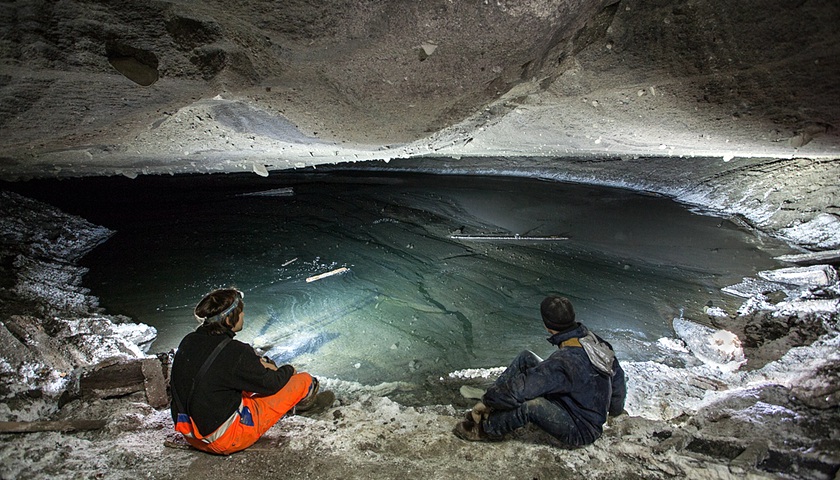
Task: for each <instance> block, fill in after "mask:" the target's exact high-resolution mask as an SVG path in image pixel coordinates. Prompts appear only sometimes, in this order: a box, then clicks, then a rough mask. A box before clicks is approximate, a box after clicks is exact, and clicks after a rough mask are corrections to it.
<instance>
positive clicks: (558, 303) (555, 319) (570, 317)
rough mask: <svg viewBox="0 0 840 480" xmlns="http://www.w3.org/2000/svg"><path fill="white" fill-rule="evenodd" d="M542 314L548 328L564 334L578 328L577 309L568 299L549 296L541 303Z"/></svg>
mask: <svg viewBox="0 0 840 480" xmlns="http://www.w3.org/2000/svg"><path fill="white" fill-rule="evenodd" d="M540 314H541V315H542V320H543V323H544V324H545V327H546V328H549V329H551V330H555V331H557V332H560V333H563V332H567V331H569V330H571V329H573V328H575V327H577V326H578V324H577V322H575V309H574V308H573V307H572V302H570V301H569V299H568V298H566V297H560V296H557V295H549V296H547V297H545V299H544V300H543V301H542V303H540Z"/></svg>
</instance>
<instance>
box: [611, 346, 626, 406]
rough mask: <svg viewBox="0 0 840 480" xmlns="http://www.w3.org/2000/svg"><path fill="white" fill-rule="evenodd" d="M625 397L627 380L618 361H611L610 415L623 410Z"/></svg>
mask: <svg viewBox="0 0 840 480" xmlns="http://www.w3.org/2000/svg"><path fill="white" fill-rule="evenodd" d="M626 399H627V382H626V381H625V378H624V369H622V368H621V365H619V363H618V359H615V360H614V362H613V376H612V396H611V397H610V408H609V414H610V416H613V417H616V416H618V415H621V413H622V412H624V402H625V400H626Z"/></svg>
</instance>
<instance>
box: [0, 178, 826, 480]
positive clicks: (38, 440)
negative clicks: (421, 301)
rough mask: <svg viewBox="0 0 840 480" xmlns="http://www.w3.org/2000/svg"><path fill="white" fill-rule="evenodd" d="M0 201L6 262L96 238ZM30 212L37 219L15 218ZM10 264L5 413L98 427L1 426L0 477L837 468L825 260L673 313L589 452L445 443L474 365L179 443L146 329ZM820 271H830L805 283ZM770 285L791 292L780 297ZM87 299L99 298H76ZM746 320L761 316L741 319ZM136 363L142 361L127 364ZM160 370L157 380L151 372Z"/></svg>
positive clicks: (543, 439)
mask: <svg viewBox="0 0 840 480" xmlns="http://www.w3.org/2000/svg"><path fill="white" fill-rule="evenodd" d="M0 207H2V211H3V217H2V218H4V222H3V223H2V229H0V233H2V236H0V239H3V240H4V242H5V241H9V242H10V243H3V244H0V245H2V247H3V248H2V250H0V252H2V253H3V255H4V258H5V257H7V256H8V255H7V252H8V251H11V250H14V251H19V252H25V253H19V254H18V258H20V257H23V258H27V259H29V260H32V259H31V258H30V256H33V255H34V256H38V257H39V260H40V261H41V262H42V263H50V262H60V263H63V264H64V265H65V266H66V267H67V268H68V269H71V270H72V268H77V267H74V266H73V262H72V261H71V259H73V258H76V252H77V251H80V250H85V249H87V248H89V247H90V246H91V245H92V244H95V242H97V241H100V240H101V238H102V236H103V235H104V236H107V231H104V232H103V231H102V230H101V229H99V228H98V227H95V226H93V225H90V224H89V223H87V222H84V221H83V220H81V219H79V218H77V217H71V216H67V215H63V214H61V213H60V212H57V211H56V210H55V209H53V208H52V207H49V206H47V205H44V204H41V203H38V202H34V201H31V200H27V199H25V198H22V197H19V196H17V195H13V194H8V193H3V194H2V196H0ZM30 217H31V218H37V219H39V222H26V221H24V220H25V219H26V218H30ZM62 226H66V227H68V230H67V231H68V232H72V233H73V235H74V238H78V237H81V238H86V239H89V240H87V241H81V242H75V241H69V239H68V238H67V235H64V234H60V235H58V236H57V237H52V240H50V241H47V242H46V243H51V244H56V245H59V244H63V245H67V244H70V245H75V247H74V248H60V249H57V251H56V252H54V253H53V254H52V255H46V256H45V255H43V254H41V253H40V252H44V251H49V250H50V247H49V246H48V245H46V244H44V241H43V240H42V239H44V238H50V237H49V235H47V232H55V231H57V230H61V227H62ZM82 230H85V231H86V232H82ZM82 233H85V234H84V235H82ZM24 237H25V239H26V240H20V239H21V238H24ZM18 242H21V243H20V244H19V243H18ZM62 253H63V254H66V255H67V257H61V256H60V255H61V254H62ZM3 263H4V264H6V263H7V262H5V261H4V262H3ZM19 264H21V265H28V263H20V262H19ZM17 268H18V267H15V266H14V265H13V266H12V267H11V270H10V271H8V272H5V273H6V274H9V275H10V278H11V279H12V281H11V282H10V286H4V288H3V289H2V290H0V294H2V295H3V299H4V303H3V306H4V311H3V312H2V317H0V320H2V323H0V327H2V328H0V346H1V347H2V349H0V396H2V400H3V403H2V404H0V420H2V421H32V420H46V419H48V420H57V421H89V420H95V421H101V422H103V423H104V427H103V428H101V429H99V430H93V431H88V432H73V433H59V432H37V433H27V434H17V435H9V434H4V435H2V436H0V459H2V462H0V477H2V478H47V477H49V478H80V477H83V478H105V479H123V478H137V477H143V478H155V479H165V478H196V477H200V478H205V477H206V478H210V477H220V478H229V477H237V478H241V477H246V476H250V477H257V478H260V477H266V476H276V475H282V476H284V477H291V478H368V477H374V478H395V479H396V478H408V477H412V478H413V477H416V478H475V479H479V478H498V477H503V478H579V477H580V476H585V477H597V478H625V477H629V478H656V479H666V478H699V479H707V478H708V479H712V478H714V479H721V478H723V479H727V478H733V479H734V478H744V477H746V478H755V479H759V478H762V479H763V478H768V479H769V478H803V479H804V478H808V479H812V478H816V479H832V478H834V476H835V475H836V473H837V471H838V469H840V456H838V454H837V452H838V451H840V448H838V447H840V430H839V429H840V418H838V415H840V409H838V405H837V401H838V398H840V397H839V396H838V395H840V389H838V385H840V379H839V378H838V371H840V369H838V367H837V366H838V365H840V349H838V347H840V322H838V320H840V284H838V283H837V281H836V272H834V270H833V268H832V267H830V266H826V265H824V266H820V267H817V268H815V267H805V268H802V269H790V268H788V269H783V270H781V271H772V272H763V275H762V276H763V277H766V278H772V279H774V280H779V279H783V280H784V282H785V283H777V282H776V281H771V280H763V281H764V282H765V283H764V284H763V287H762V288H760V289H758V290H752V291H751V293H750V294H749V295H746V294H745V296H748V297H749V298H748V299H747V301H746V302H745V303H744V305H743V306H742V307H741V309H740V310H739V311H738V312H737V313H727V312H723V311H718V310H720V309H718V310H712V309H710V310H709V312H708V313H709V315H710V319H709V320H710V321H711V323H713V324H715V325H716V326H718V328H720V329H721V330H719V331H716V330H714V329H711V328H709V327H707V326H704V325H701V324H699V323H697V322H694V321H691V320H689V319H680V320H679V326H678V328H676V331H677V333H678V335H679V338H663V339H660V340H659V341H658V342H657V344H656V346H654V345H652V346H651V348H660V347H662V348H663V355H662V357H663V358H662V361H661V362H660V361H657V362H652V361H650V362H625V363H624V368H625V370H626V372H627V374H628V398H627V404H626V411H627V414H626V415H621V416H619V417H615V418H611V419H610V420H609V422H608V424H607V425H606V426H605V431H604V435H603V436H602V437H601V438H600V439H599V440H598V441H597V442H595V443H594V444H593V445H589V446H587V447H583V448H577V449H572V450H567V449H565V448H564V447H563V446H562V445H559V444H558V443H557V442H556V441H555V440H553V439H551V438H550V437H548V436H547V435H546V434H544V433H541V432H540V431H539V430H537V429H525V430H522V431H519V432H516V433H515V434H513V435H511V438H510V439H509V440H508V441H506V442H502V443H493V444H481V445H476V444H471V443H468V442H464V441H462V440H460V439H458V438H456V437H455V436H454V435H452V434H451V429H452V427H453V426H454V425H455V423H456V422H457V421H458V420H459V419H460V418H462V417H463V415H464V412H465V411H466V408H467V405H470V404H471V402H470V401H468V400H466V399H459V398H458V397H457V394H455V393H454V392H455V391H457V390H458V387H461V386H465V385H466V386H483V385H486V384H487V382H489V381H490V380H491V379H492V378H494V377H495V376H496V375H498V374H499V373H500V370H501V369H482V370H476V371H470V372H453V373H452V374H451V375H449V377H450V378H448V379H446V380H443V379H442V381H446V382H451V384H452V385H453V402H452V404H450V405H429V406H425V407H407V406H404V405H401V404H399V403H398V402H396V401H395V400H393V399H392V398H394V397H397V398H398V397H399V395H396V394H398V393H399V391H400V390H401V389H403V388H406V386H405V385H402V384H400V383H394V384H380V385H375V386H370V385H360V384H358V383H353V382H346V381H342V380H338V379H322V385H323V388H325V389H330V390H332V391H334V392H335V393H336V396H337V401H336V403H334V404H333V406H332V408H330V409H329V410H327V411H326V412H324V413H322V414H319V415H317V416H315V417H313V418H305V417H289V418H284V419H283V420H282V421H281V422H279V423H278V424H277V425H275V426H274V427H273V428H272V429H270V430H269V431H268V432H267V434H266V435H265V437H264V438H262V439H261V440H260V441H259V442H257V444H256V445H254V446H253V447H251V448H249V449H247V450H246V451H244V452H242V453H238V454H236V455H233V456H231V457H214V456H210V455H207V454H204V453H200V452H196V451H194V450H189V449H182V448H169V447H179V446H181V447H183V446H184V444H183V441H179V439H178V437H177V436H176V435H175V434H174V432H173V430H172V422H171V418H170V416H169V415H170V414H169V411H168V409H166V408H161V409H158V410H156V409H154V408H152V407H151V406H150V404H151V403H154V404H155V405H156V406H158V407H160V406H162V405H164V404H165V403H166V402H165V392H164V391H163V390H162V389H156V390H152V392H151V393H154V395H151V394H150V390H149V389H148V388H145V394H144V393H143V392H142V389H144V386H142V385H140V384H142V383H146V382H147V381H148V380H149V378H150V376H147V375H146V373H147V372H146V368H145V367H146V364H147V363H152V364H153V365H152V366H151V368H152V369H157V368H159V367H158V366H157V365H159V363H156V360H155V357H150V356H145V355H144V354H143V352H142V351H141V349H140V348H139V346H138V345H142V344H144V343H147V342H148V341H149V340H150V339H151V337H150V336H149V334H151V336H153V335H154V332H153V331H151V332H149V329H148V327H146V328H144V326H143V325H133V324H126V323H123V322H122V320H123V319H121V318H117V317H109V316H106V315H102V314H101V313H97V312H96V311H95V310H96V307H95V302H93V301H90V300H88V301H85V302H81V303H77V302H63V301H62V300H61V298H62V297H60V296H57V295H52V294H51V295H48V296H45V297H41V298H38V299H36V300H33V299H31V298H29V297H26V298H24V293H25V292H29V290H26V291H23V290H20V289H16V288H14V284H15V279H16V278H19V277H17V276H16V275H15V274H16V272H18V271H19V270H17ZM815 271H819V272H823V274H824V276H826V278H828V277H830V278H835V280H834V281H833V283H830V284H827V283H828V282H823V281H819V282H816V283H818V285H814V283H815V282H814V281H813V280H814V279H813V273H814V272H815ZM3 278H6V275H4V276H3ZM68 278H69V277H68ZM74 278H76V277H74ZM757 283H758V281H757V280H755V279H753V282H746V281H745V282H744V285H747V286H751V285H753V284H757ZM730 288H732V289H733V290H738V289H741V290H744V287H743V286H733V287H730ZM49 290H50V291H51V292H54V290H53V289H52V288H50V289H49ZM764 292H767V293H771V292H785V293H784V294H783V295H782V297H783V298H784V300H783V301H779V300H781V297H777V299H776V300H775V301H774V300H771V298H770V296H769V295H765V293H764ZM69 293H70V294H71V295H69V296H70V297H73V296H74V295H72V293H75V292H69ZM84 306H87V308H89V309H91V310H93V311H82V310H84ZM47 311H48V312H50V314H49V315H44V313H43V312H47ZM12 312H15V313H12ZM756 321H758V322H764V323H762V324H761V325H760V326H759V328H753V329H752V330H751V329H750V328H751V325H755V322H756ZM675 323H676V322H675ZM722 330H727V331H728V332H736V333H737V334H738V335H741V336H743V338H749V340H750V342H749V344H746V345H745V347H744V348H743V352H740V351H739V353H738V359H736V360H738V361H737V363H740V358H741V357H740V355H743V356H744V357H746V360H747V366H746V367H747V368H743V369H740V370H738V369H737V368H734V367H733V366H732V365H731V364H732V363H733V362H732V360H733V358H732V355H731V353H732V348H731V347H732V346H733V345H734V344H735V343H736V341H737V339H733V338H732V337H731V334H729V333H728V332H722ZM722 333H725V335H722ZM719 339H723V340H725V341H718V340H719ZM768 347H770V348H768ZM667 349H670V353H669V352H667V351H666V350H667ZM715 350H718V351H717V352H715ZM131 362H139V364H140V367H141V368H140V369H139V370H138V369H137V368H134V369H132V368H131V365H132V363H131ZM164 363H165V362H164ZM133 365H134V366H135V367H136V366H137V363H134V364H133ZM123 370H124V371H126V372H134V373H133V374H131V375H127V376H130V377H132V378H130V379H129V380H130V382H129V384H128V385H125V388H120V386H119V385H116V384H114V383H113V382H114V380H115V378H114V377H115V373H119V372H121V371H123ZM154 373H155V375H152V376H151V377H154V376H158V377H160V376H162V374H161V372H160V371H159V370H158V371H156V372H154ZM76 379H78V380H79V381H78V382H76V381H75V380H76ZM85 392H88V393H93V395H86V394H85ZM96 392H99V393H98V394H97V393H96ZM62 393H64V394H63V395H62ZM79 397H81V398H79ZM97 397H108V398H106V399H103V398H97ZM110 397H116V398H110ZM165 445H168V446H169V447H167V446H165Z"/></svg>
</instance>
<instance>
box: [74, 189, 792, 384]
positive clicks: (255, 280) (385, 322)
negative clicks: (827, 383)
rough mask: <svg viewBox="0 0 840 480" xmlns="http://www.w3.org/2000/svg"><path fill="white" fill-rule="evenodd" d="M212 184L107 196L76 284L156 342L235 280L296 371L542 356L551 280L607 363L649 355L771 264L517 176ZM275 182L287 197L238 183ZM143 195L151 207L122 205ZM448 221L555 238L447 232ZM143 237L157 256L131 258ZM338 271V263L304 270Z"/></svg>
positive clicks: (252, 328) (452, 225)
mask: <svg viewBox="0 0 840 480" xmlns="http://www.w3.org/2000/svg"><path fill="white" fill-rule="evenodd" d="M139 180H141V179H138V180H135V182H137V181H139ZM149 181H151V180H149ZM181 181H182V182H186V183H189V182H191V181H193V182H197V183H199V184H201V182H210V181H211V180H208V179H198V180H190V179H182V180H181ZM182 184H183V183H182ZM182 184H181V185H182ZM224 185H225V188H224V190H223V191H222V192H219V190H218V189H215V190H212V191H214V192H216V193H217V195H214V196H206V195H202V194H201V192H202V189H201V188H194V189H188V188H184V189H183V193H180V194H178V193H173V192H172V191H171V190H168V191H167V194H168V195H170V196H175V200H174V201H173V199H172V198H168V200H169V201H168V202H167V203H165V204H164V203H163V202H161V204H159V205H157V204H149V200H148V199H149V194H148V190H146V191H145V193H144V194H143V195H140V193H139V191H138V193H136V194H134V196H133V194H132V192H130V191H125V190H123V191H121V194H122V196H121V202H122V203H118V204H114V205H112V208H113V209H120V208H122V209H124V211H125V214H124V215H125V219H124V220H122V221H123V223H122V224H120V221H121V220H120V219H119V218H117V219H115V220H114V223H113V224H106V226H108V227H109V228H114V229H116V230H117V231H118V234H117V236H116V237H115V239H114V240H112V241H109V242H108V243H106V244H105V245H103V246H102V247H100V248H99V249H98V250H96V251H95V252H94V254H92V255H91V256H90V257H89V258H88V259H87V260H86V264H87V265H88V266H90V268H91V273H90V274H89V275H88V277H86V284H88V285H90V286H91V287H92V289H93V293H94V294H97V295H99V296H100V297H101V302H102V304H103V305H104V306H105V307H107V308H108V310H109V312H114V313H125V314H127V315H130V316H132V317H133V318H135V319H137V320H138V321H141V322H144V323H148V324H150V325H153V326H155V327H156V328H157V329H158V331H159V337H158V340H157V341H156V343H155V345H154V346H153V350H157V351H162V350H168V349H170V348H173V347H175V346H177V343H178V341H179V340H180V338H181V337H182V336H183V335H184V334H186V333H187V332H189V331H190V330H192V329H193V328H194V327H195V321H194V320H193V318H192V314H191V309H192V305H194V304H195V302H197V301H198V299H200V297H201V296H202V295H203V294H204V293H206V291H208V290H209V289H211V288H215V287H217V286H220V285H226V284H235V285H237V286H238V287H239V288H241V289H243V290H245V291H246V292H247V295H246V319H247V321H246V327H245V329H244V330H243V332H242V333H241V334H240V338H242V339H243V340H245V341H250V342H254V343H255V344H256V345H257V346H258V347H260V348H262V349H263V350H265V351H272V349H274V354H276V355H278V358H281V357H282V359H283V361H291V362H293V363H294V364H295V365H296V366H299V367H300V369H306V370H309V371H311V372H313V373H315V374H318V375H322V376H331V377H336V378H341V379H344V380H350V381H358V382H363V383H367V384H378V383H381V382H395V381H413V382H415V383H423V382H425V381H427V380H428V379H430V378H439V377H441V376H445V375H446V374H447V373H448V372H453V371H460V370H465V369H471V368H479V369H484V368H491V367H498V366H501V365H505V364H506V363H507V362H508V361H509V360H510V359H511V358H512V357H513V356H514V355H515V354H516V353H518V352H519V351H520V350H522V349H524V348H530V349H532V350H534V351H535V352H536V353H537V354H539V355H541V356H547V355H548V354H549V353H550V351H551V348H552V347H551V345H549V344H548V343H547V342H545V341H544V340H543V338H544V337H545V334H544V332H545V331H544V329H543V328H542V325H541V322H540V321H539V310H538V305H539V302H540V300H541V299H542V298H543V297H544V296H545V295H546V294H547V293H550V292H556V293H561V294H564V295H566V296H568V297H570V298H571V299H572V301H573V302H574V304H575V308H576V310H577V312H578V317H579V319H580V320H581V321H583V322H585V323H586V324H587V325H588V326H590V327H591V328H592V329H593V330H595V331H596V332H598V333H599V334H601V335H602V336H603V337H605V338H607V340H609V341H611V342H612V343H613V344H614V345H615V347H616V349H617V351H618V354H619V357H620V358H622V359H625V360H648V359H650V358H652V357H654V356H657V355H661V349H660V348H656V347H655V342H656V339H659V338H663V337H671V336H673V331H672V329H671V320H672V319H673V318H674V317H675V316H678V314H679V311H680V309H684V310H685V314H686V317H687V318H693V319H697V320H698V321H703V319H707V318H708V317H707V316H706V315H705V314H704V313H703V312H704V308H708V307H709V306H713V307H717V308H722V309H723V310H726V311H733V310H735V308H737V304H738V303H739V300H738V299H735V298H731V297H728V296H726V295H724V294H723V293H721V292H720V291H719V289H720V288H721V287H723V286H725V285H727V284H732V283H734V282H736V281H738V280H739V279H741V278H742V277H743V276H747V275H752V274H754V273H755V271H756V270H761V269H768V268H772V267H774V266H775V263H774V262H772V261H771V260H770V255H769V254H768V253H765V252H764V251H763V250H762V249H772V248H780V247H779V246H778V245H771V244H767V243H766V242H767V240H766V239H762V240H758V239H756V238H755V237H753V236H752V234H750V233H749V232H745V231H742V230H741V229H739V228H738V227H737V226H736V225H734V224H732V223H730V222H728V221H726V220H722V219H720V218H712V217H704V216H700V215H697V214H695V213H692V212H689V211H688V210H686V209H684V208H683V207H681V206H680V205H678V204H675V203H673V202H671V201H669V200H667V199H664V198H659V197H652V196H647V195H639V194H634V193H632V192H628V191H622V190H612V189H603V188H596V187H585V186H579V185H563V184H556V183H549V182H541V181H534V180H527V179H498V178H496V179H493V178H469V177H443V176H441V177H430V176H411V175H402V176H400V178H399V181H382V178H380V177H360V176H353V175H347V176H341V175H339V174H335V175H332V176H324V175H317V176H316V175H292V176H289V177H285V178H283V177H276V178H275V176H272V177H269V178H267V179H262V178H260V179H257V178H255V177H253V176H248V177H233V178H226V179H225V183H224ZM286 187H294V196H288V197H287V196H248V195H242V194H245V193H248V192H254V191H256V192H260V191H271V190H272V189H279V188H286ZM145 188H147V189H148V188H151V187H150V186H149V185H146V186H145ZM141 206H142V207H143V208H146V209H152V210H153V212H151V213H148V214H143V215H137V214H136V213H135V212H136V209H138V208H140V207H141ZM154 209H158V210H154ZM115 215H116V214H115ZM161 218H164V219H166V221H165V222H164V225H163V227H164V228H161V226H162V225H161ZM454 232H460V233H465V234H473V233H487V232H491V233H501V234H509V235H523V236H524V235H528V236H563V237H568V238H569V239H568V240H564V241H552V242H529V241H516V242H512V241H467V240H464V241H460V240H458V239H457V238H455V239H453V238H450V235H451V234H452V233H454ZM150 246H153V248H154V255H153V256H149V255H143V256H142V258H138V255H137V253H136V252H137V251H147V252H148V251H149V248H150ZM759 247H761V248H759ZM132 252H134V253H132ZM290 259H297V261H294V262H291V263H289V260H290ZM339 267H346V268H348V269H349V271H348V272H346V273H344V274H343V275H336V276H332V277H328V278H323V279H321V280H319V281H317V282H312V283H306V282H305V279H306V278H308V277H310V276H313V275H317V274H321V273H324V272H327V271H329V270H333V269H336V268H339ZM127 273H128V274H127Z"/></svg>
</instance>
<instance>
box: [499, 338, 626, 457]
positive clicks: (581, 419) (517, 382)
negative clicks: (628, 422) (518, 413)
mask: <svg viewBox="0 0 840 480" xmlns="http://www.w3.org/2000/svg"><path fill="white" fill-rule="evenodd" d="M588 334H589V330H588V329H587V328H586V327H585V326H583V325H579V326H578V327H577V328H575V329H574V330H571V331H569V332H565V333H558V334H555V335H553V336H551V337H550V338H549V339H548V341H549V342H551V343H552V344H554V345H557V346H560V344H561V343H563V342H564V341H566V340H569V339H571V338H583V337H586V336H587V335H588ZM595 337H596V338H597V339H598V340H599V341H600V342H602V343H603V345H604V347H608V348H609V350H608V352H609V353H612V346H611V345H610V344H609V343H607V342H606V341H604V340H603V339H601V338H600V337H597V335H596V336H595ZM605 350H606V348H605ZM626 394H627V390H626V385H625V381H624V370H622V369H621V366H620V365H619V363H618V359H614V360H613V361H612V373H611V374H607V373H605V372H603V371H600V370H598V369H597V368H596V367H595V366H594V365H593V363H592V362H591V361H590V360H589V356H587V353H586V351H585V350H584V349H583V348H582V347H572V346H566V347H560V348H558V350H557V351H555V352H554V353H552V354H551V356H549V357H548V358H547V359H546V360H544V361H543V362H542V363H540V364H539V365H537V366H536V367H533V368H530V369H528V370H527V371H526V372H524V373H521V374H519V375H514V376H512V377H511V379H510V381H508V382H507V383H506V384H504V385H494V386H492V387H490V388H489V389H488V390H487V393H485V394H484V403H485V404H486V405H487V406H488V407H490V408H495V409H500V410H510V409H513V408H516V407H518V406H519V405H521V404H522V403H524V402H525V401H527V400H531V399H534V398H537V397H544V398H545V399H547V400H550V401H552V402H554V403H556V404H558V405H560V406H562V407H564V408H565V409H566V411H568V412H569V415H570V416H571V417H572V420H573V421H574V422H575V425H576V426H577V428H578V430H579V432H580V434H581V439H582V442H583V443H591V442H593V441H595V439H597V438H598V437H600V436H601V433H602V431H603V429H602V427H603V425H604V423H605V422H606V421H607V414H608V413H609V414H610V415H619V414H620V413H621V412H622V411H623V410H624V400H625V397H626Z"/></svg>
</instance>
